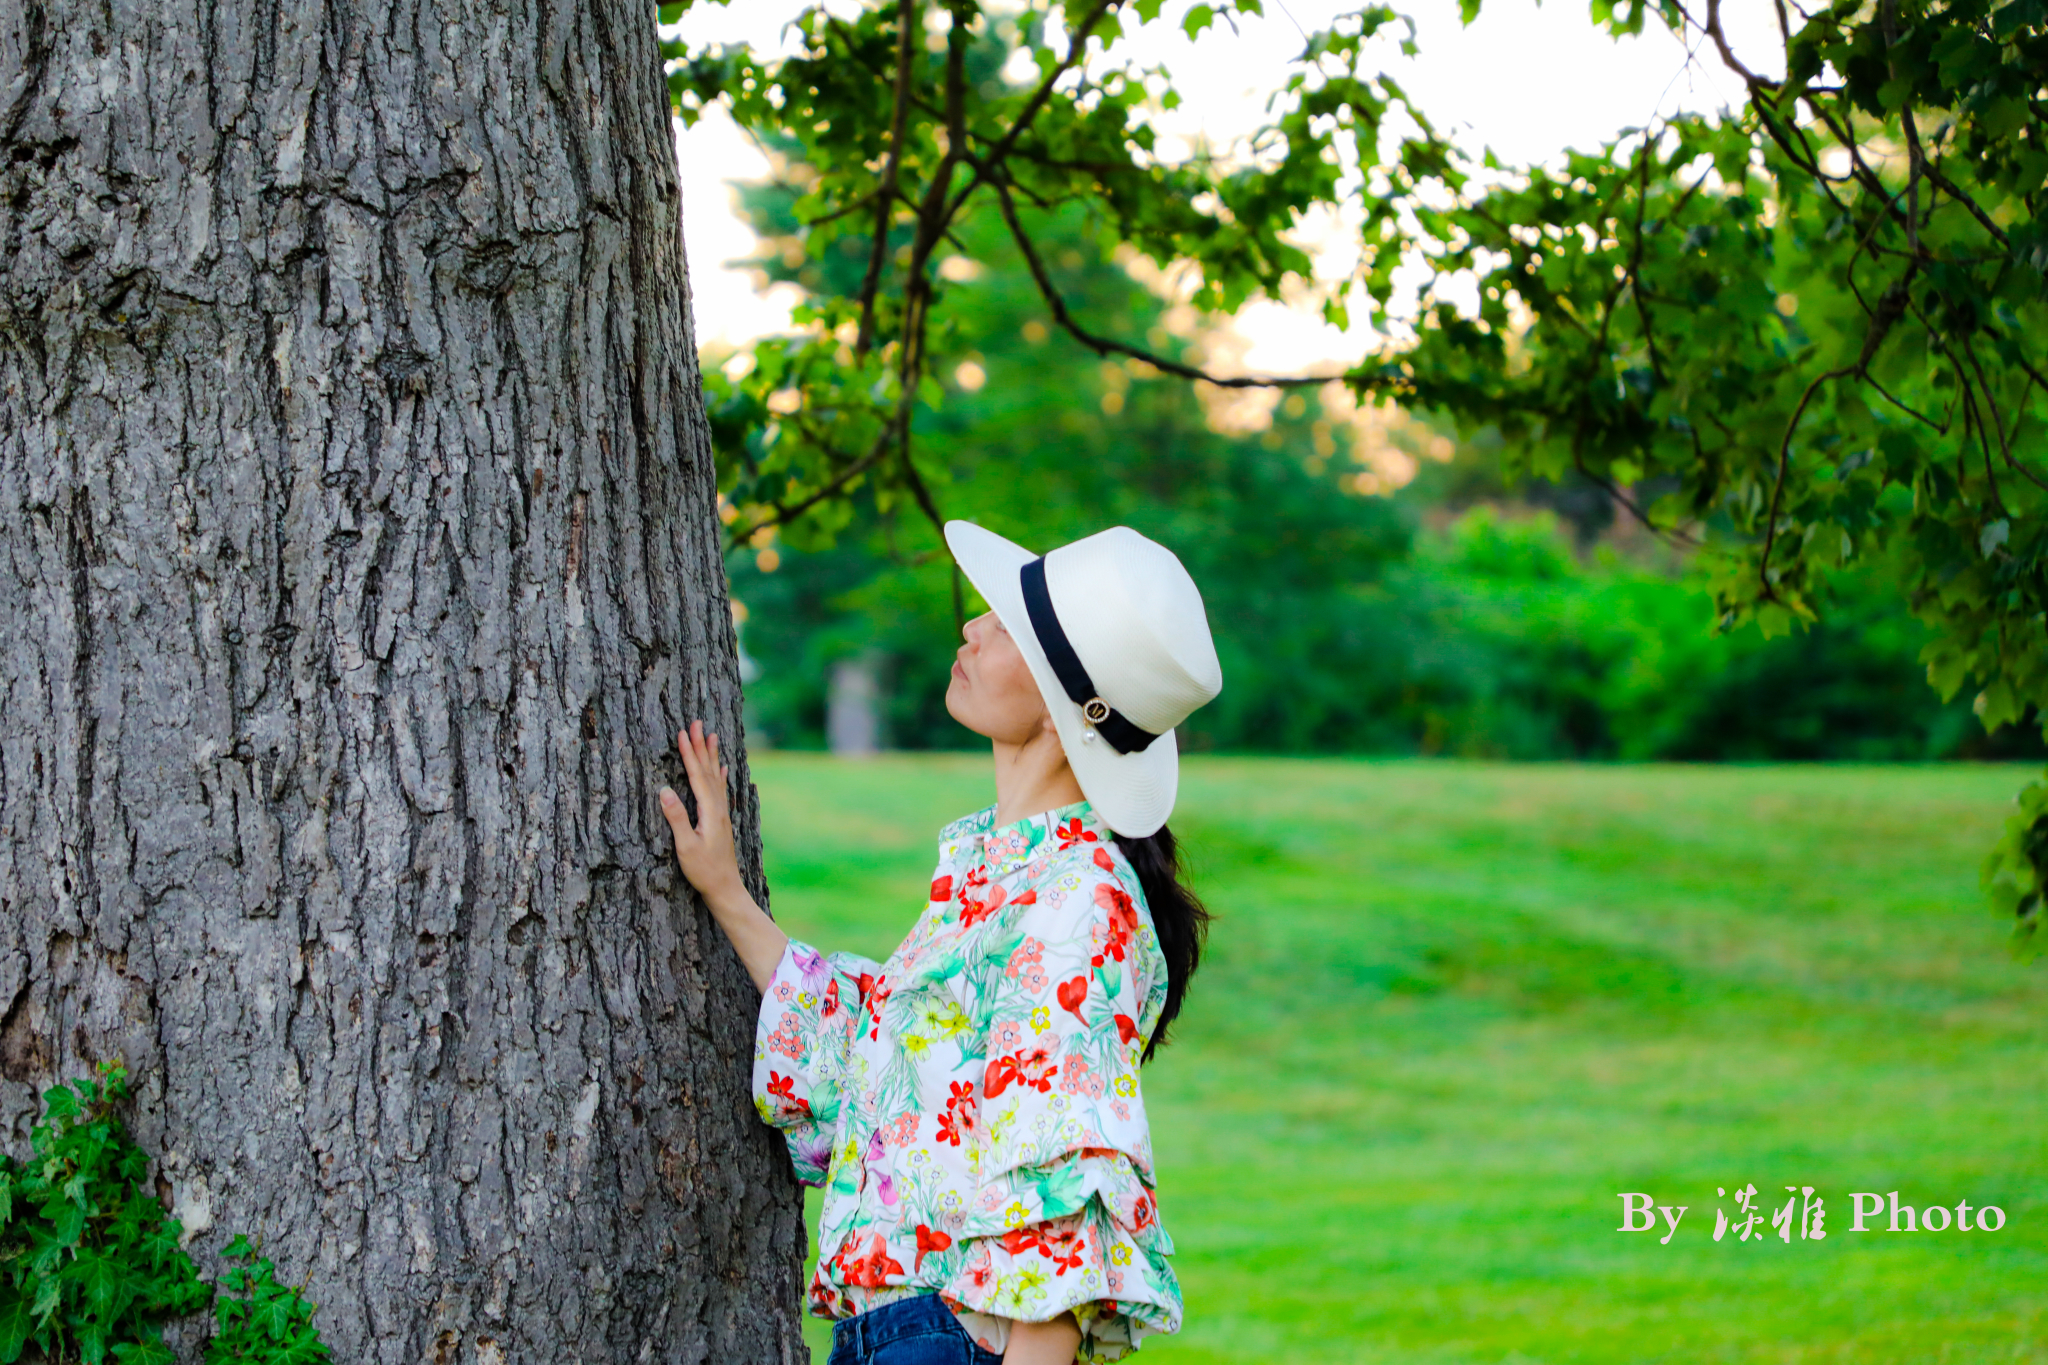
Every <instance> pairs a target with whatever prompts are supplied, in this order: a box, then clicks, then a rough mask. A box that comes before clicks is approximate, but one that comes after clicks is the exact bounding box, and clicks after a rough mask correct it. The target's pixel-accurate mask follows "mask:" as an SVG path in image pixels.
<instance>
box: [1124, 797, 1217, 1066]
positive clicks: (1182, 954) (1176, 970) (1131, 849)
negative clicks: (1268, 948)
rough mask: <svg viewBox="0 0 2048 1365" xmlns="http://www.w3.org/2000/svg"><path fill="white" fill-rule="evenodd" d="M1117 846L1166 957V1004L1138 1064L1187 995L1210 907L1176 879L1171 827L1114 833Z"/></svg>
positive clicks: (1175, 848) (1158, 1040) (1177, 853)
mask: <svg viewBox="0 0 2048 1365" xmlns="http://www.w3.org/2000/svg"><path fill="white" fill-rule="evenodd" d="M1116 846H1117V847H1118V848H1120V849H1122V850H1123V851H1124V857H1126V858H1128V859H1130V861H1131V870H1132V871H1133V872H1136V873H1137V874H1138V885H1139V886H1140V887H1142V888H1144V891H1145V908H1146V909H1148V910H1150V911H1151V912H1152V930H1153V932H1154V933H1156V934H1157V935H1158V936H1159V950H1160V952H1162V953H1163V954H1165V956H1166V1007H1165V1008H1164V1009H1162V1010H1160V1012H1159V1023H1158V1024H1157V1025H1156V1026H1155V1027H1154V1028H1153V1030H1152V1037H1151V1038H1150V1039H1149V1040H1148V1041H1147V1042H1146V1044H1145V1055H1144V1056H1143V1057H1141V1058H1140V1059H1139V1061H1140V1063H1141V1064H1142V1063H1144V1062H1149V1061H1151V1060H1152V1054H1153V1053H1154V1052H1156V1051H1157V1050H1158V1048H1159V1045H1160V1044H1161V1043H1163V1042H1165V1041H1166V1030H1167V1027H1168V1026H1169V1025H1171V1024H1172V1023H1173V1020H1174V1016H1175V1015H1177V1014H1179V1013H1180V1004H1181V1001H1182V1000H1183V999H1185V998H1186V996H1187V993H1188V978H1190V977H1192V976H1193V975H1194V974H1195V968H1196V966H1197V965H1199V964H1200V962H1201V960H1202V940H1203V939H1204V938H1206V937H1207V936H1208V933H1209V911H1208V908H1207V907H1206V906H1204V905H1203V904H1202V902H1201V901H1200V900H1199V899H1198V898H1197V897H1196V896H1195V893H1194V892H1192V891H1190V890H1188V888H1187V885H1186V883H1184V882H1183V881H1181V876H1182V872H1181V865H1180V849H1179V847H1178V846H1177V845H1176V844H1175V842H1174V838H1173V831H1172V830H1170V829H1168V828H1166V826H1164V825H1161V826H1160V827H1159V832H1158V833H1157V834H1148V835H1146V836H1145V837H1144V838H1142V839H1132V838H1127V837H1126V836H1124V835H1121V834H1119V835H1117V836H1116Z"/></svg>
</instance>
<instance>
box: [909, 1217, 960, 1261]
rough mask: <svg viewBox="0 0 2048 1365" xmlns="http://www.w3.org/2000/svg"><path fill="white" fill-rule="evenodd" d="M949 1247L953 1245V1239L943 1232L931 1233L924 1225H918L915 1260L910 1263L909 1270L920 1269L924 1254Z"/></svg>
mask: <svg viewBox="0 0 2048 1365" xmlns="http://www.w3.org/2000/svg"><path fill="white" fill-rule="evenodd" d="M951 1245H953V1239H952V1238H951V1237H950V1236H948V1235H947V1234H945V1233H943V1232H933V1231H932V1230H931V1229H930V1228H928V1227H926V1226H925V1225H924V1224H922V1223H919V1224H918V1225H917V1259H916V1260H915V1261H912V1262H911V1263H910V1268H911V1269H912V1270H917V1269H919V1268H921V1267H922V1266H923V1265H924V1258H925V1253H927V1252H932V1251H944V1250H945V1249H946V1248H947V1247H949V1246H951Z"/></svg>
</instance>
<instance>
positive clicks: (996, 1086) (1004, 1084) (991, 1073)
mask: <svg viewBox="0 0 2048 1365" xmlns="http://www.w3.org/2000/svg"><path fill="white" fill-rule="evenodd" d="M1059 1072H1060V1069H1059V1068H1058V1067H1056V1066H1054V1065H1052V1047H1051V1045H1050V1044H1047V1043H1039V1044H1036V1045H1035V1046H1033V1047H1030V1048H1026V1049H1025V1050H1024V1051H1022V1052H1017V1053H1013V1054H1012V1055H1010V1056H1008V1057H998V1058H996V1059H995V1060H994V1061H993V1062H990V1063H989V1064H988V1071H987V1072H986V1073H985V1074H984V1076H983V1077H982V1085H981V1093H982V1096H983V1097H984V1098H986V1099H994V1098H995V1097H996V1096H998V1095H1000V1094H1002V1093H1003V1092H1004V1091H1005V1090H1008V1089H1009V1088H1010V1087H1011V1086H1012V1085H1028V1086H1030V1087H1031V1088H1032V1089H1034V1090H1036V1091H1038V1093H1039V1094H1041V1095H1046V1094H1050V1093H1052V1078H1053V1077H1054V1076H1057V1075H1059Z"/></svg>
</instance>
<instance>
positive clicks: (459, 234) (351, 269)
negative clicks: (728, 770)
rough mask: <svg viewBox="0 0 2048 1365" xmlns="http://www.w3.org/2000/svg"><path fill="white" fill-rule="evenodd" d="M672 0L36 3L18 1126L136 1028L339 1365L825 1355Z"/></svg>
mask: <svg viewBox="0 0 2048 1365" xmlns="http://www.w3.org/2000/svg"><path fill="white" fill-rule="evenodd" d="M653 26H654V14H653V6H652V3H651V0H482V3H469V2H464V3H457V0H397V2H396V3H395V4H388V3H368V0H110V2H103V0H92V2H91V3H88V2H87V0H0V687H4V689H5V693H4V702H0V705H4V707H5V711H4V715H0V1139H4V1140H5V1141H6V1142H7V1144H8V1145H9V1146H10V1147H11V1148H14V1149H16V1150H19V1149H20V1145H21V1144H22V1142H23V1140H24V1138H25V1127H26V1123H27V1120H28V1116H29V1114H30V1112H31V1110H32V1109H33V1107H34V1105H35V1092H36V1090H37V1089H38V1088H40V1087H42V1086H44V1085H46V1084H48V1083H49V1082H51V1081H52V1080H53V1079H55V1078H57V1077H60V1076H67V1075H72V1074H77V1073H80V1072H82V1071H84V1070H85V1069H86V1068H87V1067H88V1066H89V1065H90V1064H91V1063H92V1062H94V1061H95V1060H97V1059H100V1058H104V1057H110V1056H118V1057H121V1058H123V1059H125V1060H126V1062H127V1064H128V1065H129V1067H130V1068H131V1069H132V1071H133V1072H134V1073H135V1077H136V1080H137V1088H138V1093H139V1101H138V1103H137V1106H136V1116H135V1120H134V1122H135V1126H136V1130H137V1136H138V1138H139V1140H140V1141H141V1142H142V1143H143V1144H144V1145H145V1146H146V1147H148V1148H149V1149H151V1150H152V1151H155V1152H157V1153H159V1154H160V1162H159V1166H160V1170H161V1172H162V1174H161V1177H160V1179H159V1189H160V1191H161V1192H162V1193H164V1195H165V1197H166V1198H167V1199H168V1200H169V1201H170V1202H171V1203H172V1204H174V1206H175V1208H176V1211H177V1212H178V1213H179V1214H180V1215H181V1216H182V1217H183V1218H184V1221H185V1226H186V1228H187V1229H188V1230H190V1231H192V1232H194V1233H198V1234H202V1235H201V1236H199V1237H198V1240H197V1241H196V1243H195V1249H197V1250H200V1251H203V1252H208V1253H211V1252H212V1251H213V1250H216V1249H217V1248H218V1247H219V1246H220V1244H221V1243H222V1242H223V1241H224V1240H225V1237H226V1236H227V1235H228V1234H229V1233H231V1232H236V1231H247V1232H250V1233H252V1234H259V1233H260V1234H261V1235H262V1237H263V1239H264V1242H263V1246H264V1250H265V1252H266V1254H268V1255H270V1256H272V1257H274V1258H275V1259H276V1260H277V1262H278V1263H279V1266H280V1273H281V1275H282V1276H283V1277H285V1278H288V1279H290V1280H293V1281H298V1282H309V1283H310V1295H311V1297H312V1298H313V1299H314V1300H315V1301H316V1302H317V1303H318V1304H319V1305H320V1310H319V1315H318V1318H317V1322H318V1324H319V1325H320V1327H321V1329H322V1331H323V1332H324V1334H325V1336H326V1338H327V1340H328V1341H329V1342H330V1343H331V1344H332V1345H333V1347H334V1348H335V1351H336V1355H337V1358H338V1359H339V1360H341V1361H346V1362H355V1361H377V1362H398V1361H405V1362H419V1361H433V1362H456V1361H477V1362H501V1361H520V1362H543V1361H545V1362H557V1361H564V1362H611V1361H618V1362H627V1361H635V1362H641V1361H662V1362H670V1361H702V1360H716V1361H720V1362H729V1361H747V1362H753V1361H777V1360H784V1361H786V1360H793V1359H799V1358H801V1357H802V1356H803V1353H804V1348H803V1346H802V1342H801V1338H800V1336H799V1334H798V1330H797V1317H796V1311H797V1295H798V1286H797V1284H796V1271H797V1263H798V1260H799V1256H800V1252H801V1247H802V1237H803V1233H802V1225H801V1221H800V1211H801V1206H800V1203H799V1201H798V1198H797V1189H796V1186H795V1184H794V1182H793V1180H792V1177H791V1175H790V1172H789V1168H788V1164H787V1160H786V1158H785V1157H784V1156H783V1155H782V1152H781V1150H780V1147H779V1144H778V1143H777V1142H776V1141H775V1140H774V1139H773V1137H772V1135H771V1134H770V1133H769V1132H768V1131H767V1130H766V1129H765V1128H763V1127H762V1126H761V1125H760V1124H759V1123H758V1121H757V1120H756V1119H755V1118H754V1116H753V1111H752V1108H751V1106H750V1104H749V1101H748V1095H747V1076H746V1073H747V1069H748V1066H749V1065H750V1060H751V1056H752V1026H753V1012H754V1002H755V1000H756V999H757V997H756V996H755V995H754V993H753V990H752V987H751V986H750V985H749V984H748V983H747V981H746V979H745V976H744V974H743V972H742V971H741V969H740V967H739V965H738V963H737V961H736V960H735V959H734V958H733V956H732V954H731V951H730V949H729V948H728V947H727V946H726V945H725V943H724V941H723V939H722V938H721V937H720V936H719V935H718V933H717V931H716V929H715V927H713V926H712V924H711V922H710V921H709V920H708V919H707V918H706V917H705V915H704V913H703V911H702V910H701V908H700V907H698V906H697V905H696V903H695V902H694V900H693V899H691V898H689V896H688V892H687V889H686V888H685V887H684V886H682V885H681V883H680V881H679V879H678V878H676V877H675V876H674V874H673V873H672V871H671V869H672V867H673V864H674V858H673V854H672V853H671V851H670V848H669V844H668V839H667V829H666V826H665V824H664V823H663V821H662V818H661V814H660V811H659V808H658V806H657V804H656V800H655V792H656V791H657V789H658V787H659V785H660V784H661V782H663V781H671V782H674V783H675V785H677V786H678V787H681V786H682V785H683V784H682V782H681V780H680V770H679V765H678V764H677V762H676V759H675V755H674V749H673V743H672V740H673V735H674V730H675V727H676V725H677V724H678V723H679V722H681V721H682V720H684V719H686V718H687V717H690V716H695V715H704V716H707V717H709V718H710V719H711V720H712V721H713V722H714V723H715V724H716V725H717V726H718V727H719V728H720V729H721V730H722V731H723V732H724V733H726V734H729V735H735V736H736V735H737V732H738V694H739V680H738V672H737V667H736V654H735V648H734V642H733V636H732V625H731V618H730V615H729V610H728V604H727V601H726V596H725V586H724V578H723V574H722V572H721V568H720V560H719V550H718V538H717V526H716V521H715V513H714V508H715V492H714V485H713V475H712V465H711V450H710V443H709V438H708V434H707V429H706V426H705V423H704V418H703V413H702V397H701V392H700V388H699V383H698V374H697V368H696V366H697V361H696V355H695V351H694V347H693V344H692V340H691V336H692V333H691V325H690V317H689V297H688V292H687V283H686V280H685V276H684V269H683V258H682V246H681V241H680V237H679V232H678V227H679V205H678V194H677V180H676V174H675V164H674V149H673V144H672V142H671V140H670V124H669V119H668V113H667V99H666V92H665V90H664V88H663V84H662V80H661V76H660V68H659V58H658V55H657V51H656V46H655V35H654V27H653ZM735 780H736V784H737V788H738V791H739V795H740V806H741V811H740V818H741V821H742V825H743V835H744V839H745V842H746V845H747V847H748V850H749V852H748V854H747V856H748V857H749V858H750V859H755V857H756V855H755V853H754V852H753V849H754V845H755V838H754V820H753V814H754V807H753V802H752V788H751V786H750V785H749V784H748V783H747V781H746V774H745V768H744V765H743V764H736V774H735ZM751 875H753V877H754V879H755V880H756V882H757V883H758V880H759V876H758V861H757V860H756V861H755V862H754V865H753V868H752V872H751Z"/></svg>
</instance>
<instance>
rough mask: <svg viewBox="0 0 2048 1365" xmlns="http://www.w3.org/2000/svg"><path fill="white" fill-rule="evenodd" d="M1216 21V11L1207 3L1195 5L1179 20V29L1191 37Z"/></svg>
mask: <svg viewBox="0 0 2048 1365" xmlns="http://www.w3.org/2000/svg"><path fill="white" fill-rule="evenodd" d="M1215 22H1216V11H1215V10H1213V9H1211V8H1210V7H1209V6H1207V5H1196V6H1194V7H1193V8H1191V9H1190V10H1189V11H1188V12H1187V14H1186V16H1185V17H1183V18H1182V19H1181V21H1180V27H1181V31H1182V32H1183V33H1185V34H1187V35H1188V37H1190V38H1192V37H1194V36H1195V35H1196V34H1198V33H1200V32H1201V31H1202V30H1203V29H1205V28H1207V27H1209V25H1211V24H1213V23H1215Z"/></svg>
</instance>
